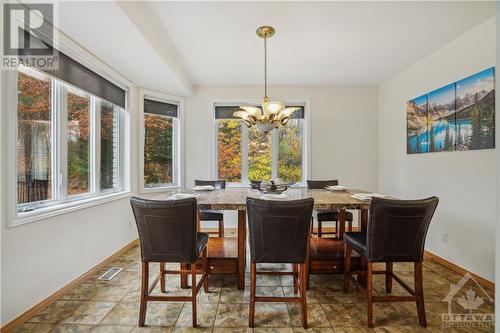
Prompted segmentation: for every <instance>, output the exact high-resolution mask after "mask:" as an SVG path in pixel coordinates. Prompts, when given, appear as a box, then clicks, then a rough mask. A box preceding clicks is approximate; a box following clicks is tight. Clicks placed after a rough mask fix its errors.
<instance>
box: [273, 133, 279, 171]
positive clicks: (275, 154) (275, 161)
mask: <svg viewBox="0 0 500 333" xmlns="http://www.w3.org/2000/svg"><path fill="white" fill-rule="evenodd" d="M278 131H279V130H278V129H275V130H274V131H272V132H271V178H272V179H276V178H278V155H279V152H278V149H279V143H278V141H279V136H278Z"/></svg>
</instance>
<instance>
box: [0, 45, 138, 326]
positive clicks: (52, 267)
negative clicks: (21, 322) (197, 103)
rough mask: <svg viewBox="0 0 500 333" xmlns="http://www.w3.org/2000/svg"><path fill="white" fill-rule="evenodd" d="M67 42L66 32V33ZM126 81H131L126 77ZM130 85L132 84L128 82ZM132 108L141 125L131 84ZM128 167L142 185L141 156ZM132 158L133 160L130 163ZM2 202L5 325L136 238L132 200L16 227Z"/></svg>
mask: <svg viewBox="0 0 500 333" xmlns="http://www.w3.org/2000/svg"><path fill="white" fill-rule="evenodd" d="M60 38H61V42H64V40H65V39H64V36H61V37H60ZM66 42H67V43H68V45H66V46H69V47H70V48H71V49H72V50H74V51H75V52H78V54H79V55H80V56H81V57H83V58H85V59H86V60H87V61H89V62H90V63H91V64H93V65H95V66H98V67H99V68H101V69H103V70H105V71H106V72H108V73H110V74H111V75H113V77H115V78H118V79H123V78H121V77H120V75H119V74H118V73H115V72H113V70H112V69H111V68H109V67H107V66H106V65H105V64H103V63H101V62H100V61H98V60H97V59H95V58H94V57H93V56H92V55H90V54H88V53H86V51H85V50H84V49H82V48H81V47H79V46H78V45H76V44H72V42H71V41H69V40H66ZM1 74H2V75H1V80H2V81H1V82H2V98H1V101H2V104H1V106H2V107H1V109H2V110H1V117H2V118H1V131H2V136H1V140H2V141H1V142H2V158H1V161H2V164H1V175H2V177H1V186H0V188H1V192H0V193H1V194H0V196H1V197H2V198H5V197H6V195H7V193H5V192H4V191H5V189H6V187H7V186H6V185H5V184H6V183H5V180H6V176H5V167H6V162H7V161H6V159H5V154H6V138H5V126H6V125H7V124H6V121H5V120H6V117H5V115H6V113H7V112H9V110H6V106H5V95H4V94H5V90H6V89H5V84H4V83H5V81H4V80H5V72H2V73H1ZM125 82H127V81H125ZM129 84H130V83H129ZM129 105H130V107H129V111H130V118H131V119H130V122H131V124H132V125H134V124H136V123H137V113H138V107H137V106H138V88H137V87H135V86H134V85H132V84H130V91H129ZM127 137H128V138H129V139H130V141H131V148H132V150H131V152H130V153H131V154H130V155H131V156H138V153H137V144H136V142H137V140H138V127H137V126H132V131H131V133H130V135H129V136H127ZM131 160H132V161H133V162H132V164H131V166H130V168H129V170H128V172H129V173H130V174H132V179H133V181H132V184H131V185H132V189H135V188H136V186H137V185H136V184H137V177H138V176H137V175H136V170H137V159H136V158H132V159H131ZM127 162H128V161H127ZM6 202H7V200H1V204H2V207H1V220H2V221H1V226H0V231H1V292H2V294H1V325H2V326H3V325H5V324H6V323H7V322H9V321H10V320H12V319H14V318H15V317H17V316H18V315H20V314H21V313H23V312H24V311H26V310H28V309H29V308H30V307H32V306H33V305H35V304H37V303H38V302H40V301H41V300H43V299H45V298H46V297H48V296H50V295H51V294H53V293H54V292H56V291H57V290H59V289H60V288H62V287H63V286H65V285H66V284H68V283H69V282H71V281H72V280H74V279H75V278H77V277H78V276H80V275H81V274H83V273H85V272H87V271H88V270H89V269H90V268H92V267H93V266H95V265H96V264H98V263H99V262H101V261H102V260H104V259H106V258H107V257H109V256H110V255H112V254H113V253H114V252H116V251H117V250H119V249H120V248H122V247H123V246H124V245H126V244H128V243H129V242H131V241H132V240H134V239H135V238H137V231H136V227H135V222H134V220H133V216H132V213H131V209H130V204H129V201H128V198H124V199H119V200H117V201H113V202H109V203H105V204H102V205H99V206H94V207H90V208H86V209H82V210H78V211H75V212H71V213H67V214H63V215H59V216H56V217H52V218H47V219H44V220H40V221H36V222H32V223H29V224H25V225H20V226H17V227H12V228H8V227H7V221H6V219H7V216H6V209H5V208H6V207H5V204H6Z"/></svg>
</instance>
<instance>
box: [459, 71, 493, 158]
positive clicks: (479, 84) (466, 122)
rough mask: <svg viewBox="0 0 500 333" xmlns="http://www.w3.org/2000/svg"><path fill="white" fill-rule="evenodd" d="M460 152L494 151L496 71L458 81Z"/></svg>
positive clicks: (480, 73)
mask: <svg viewBox="0 0 500 333" xmlns="http://www.w3.org/2000/svg"><path fill="white" fill-rule="evenodd" d="M456 96H457V97H456V108H457V133H458V137H457V149H458V150H472V149H488V148H495V69H494V68H493V67H492V68H489V69H486V70H484V71H482V72H479V73H477V74H474V75H471V76H469V77H467V78H465V79H463V80H460V81H458V82H457V89H456Z"/></svg>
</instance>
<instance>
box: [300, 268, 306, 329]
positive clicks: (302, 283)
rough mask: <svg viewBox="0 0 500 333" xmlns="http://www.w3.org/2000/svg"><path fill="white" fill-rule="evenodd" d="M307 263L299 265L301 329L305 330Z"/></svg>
mask: <svg viewBox="0 0 500 333" xmlns="http://www.w3.org/2000/svg"><path fill="white" fill-rule="evenodd" d="M306 265H307V263H303V264H300V298H301V306H302V327H304V329H307V286H306V284H307V267H306Z"/></svg>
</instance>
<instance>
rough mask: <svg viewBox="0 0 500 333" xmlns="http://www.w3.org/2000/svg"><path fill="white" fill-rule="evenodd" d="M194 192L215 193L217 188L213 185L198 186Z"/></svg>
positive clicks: (194, 188)
mask: <svg viewBox="0 0 500 333" xmlns="http://www.w3.org/2000/svg"><path fill="white" fill-rule="evenodd" d="M193 190H195V191H213V190H215V187H213V186H212V185H197V186H195V187H193Z"/></svg>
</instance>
